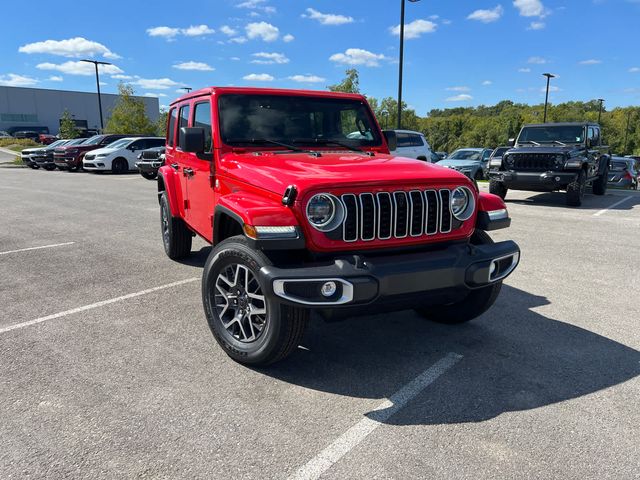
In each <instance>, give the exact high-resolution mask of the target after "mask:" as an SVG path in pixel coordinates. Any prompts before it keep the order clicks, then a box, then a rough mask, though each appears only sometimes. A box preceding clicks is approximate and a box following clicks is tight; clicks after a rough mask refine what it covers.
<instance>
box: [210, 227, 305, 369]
mask: <svg viewBox="0 0 640 480" xmlns="http://www.w3.org/2000/svg"><path fill="white" fill-rule="evenodd" d="M269 265H272V263H271V261H270V260H269V258H268V257H267V256H266V255H265V254H264V253H263V252H261V251H259V250H254V249H252V248H251V247H250V246H249V243H248V242H247V239H246V238H245V237H244V236H242V235H238V236H235V237H231V238H228V239H226V240H224V241H223V242H221V243H219V244H218V245H216V246H215V248H214V249H213V250H212V251H211V253H210V254H209V258H208V259H207V262H206V263H205V266H204V271H203V274H202V303H203V305H204V310H205V314H206V316H207V322H208V323H209V328H210V329H211V333H213V336H214V337H215V339H216V341H217V342H218V344H219V345H220V346H221V347H222V349H223V350H224V351H225V353H226V354H227V355H229V357H231V358H232V359H233V360H235V361H236V362H239V363H242V364H246V365H253V366H264V365H269V364H271V363H274V362H277V361H279V360H282V359H283V358H285V357H287V356H288V355H289V354H290V353H291V352H292V351H293V350H295V349H296V348H297V347H298V345H299V344H300V342H301V341H302V338H303V336H304V333H305V331H306V329H307V325H308V323H309V310H307V309H301V308H296V307H290V306H288V305H283V304H282V303H280V302H279V301H278V300H277V299H276V298H275V297H269V296H267V295H264V296H263V298H264V299H263V300H256V299H252V297H248V296H246V295H245V294H244V293H245V291H244V288H242V290H243V291H242V293H241V294H240V295H239V296H238V297H236V298H239V299H238V300H234V301H235V302H236V303H238V302H243V305H246V302H247V301H249V302H258V307H257V308H260V309H262V308H264V314H253V315H255V317H257V319H256V321H255V322H251V316H246V314H242V313H241V315H243V316H241V317H238V311H239V310H238V308H240V307H238V306H237V305H235V306H234V305H231V304H230V300H229V298H227V297H225V296H224V295H222V293H221V292H220V289H218V288H217V287H218V286H220V285H221V286H222V289H223V290H224V289H225V288H228V289H229V290H228V291H229V292H232V291H233V290H234V289H235V288H236V287H235V286H231V285H229V283H228V282H226V281H222V282H220V279H221V277H223V276H224V278H229V276H232V277H233V278H234V283H236V285H237V281H236V280H237V279H240V283H242V280H243V279H244V278H249V273H250V274H251V277H250V278H251V281H250V282H249V283H248V285H249V290H250V291H251V290H253V292H254V293H253V295H254V297H260V296H261V295H259V294H258V293H257V292H260V293H263V292H265V291H266V290H265V288H264V285H261V284H260V280H259V275H258V272H259V271H260V269H261V268H262V267H264V266H269ZM234 271H235V272H236V273H235V275H233V272H234ZM238 271H240V272H244V273H240V274H239V273H238ZM244 275H246V276H247V277H244ZM218 282H220V283H218ZM238 291H240V290H238ZM217 300H223V301H224V302H226V303H225V305H223V304H220V303H217ZM259 305H263V307H260V306H259ZM221 309H222V311H221V312H220V310H221ZM252 309H253V306H251V307H250V308H249V309H248V310H241V311H252ZM230 310H233V311H232V312H231V311H230ZM227 314H232V315H233V316H232V317H231V318H230V319H229V321H228V323H227V325H226V327H225V324H224V323H223V321H224V320H223V319H224V318H225V315H227ZM255 317H254V318H255ZM238 318H239V319H238ZM249 323H251V325H250V324H249ZM241 325H243V327H242V328H241V327H240V326H241ZM256 330H257V333H256ZM247 332H251V335H252V337H251V338H247V334H246V333H247ZM253 337H255V338H253ZM242 338H244V341H242Z"/></svg>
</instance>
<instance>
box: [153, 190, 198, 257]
mask: <svg viewBox="0 0 640 480" xmlns="http://www.w3.org/2000/svg"><path fill="white" fill-rule="evenodd" d="M160 228H161V232H162V244H163V245H164V251H165V253H166V254H167V256H168V257H169V258H170V259H172V260H177V259H179V258H184V257H186V256H187V255H189V254H190V253H191V241H192V240H193V237H192V236H191V230H189V229H188V228H187V226H186V225H185V223H184V220H182V219H181V218H177V217H173V216H171V208H170V207H169V199H168V198H167V192H162V196H161V197H160Z"/></svg>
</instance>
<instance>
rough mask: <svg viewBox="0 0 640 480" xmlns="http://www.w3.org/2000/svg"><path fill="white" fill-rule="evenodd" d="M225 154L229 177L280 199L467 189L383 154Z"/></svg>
mask: <svg viewBox="0 0 640 480" xmlns="http://www.w3.org/2000/svg"><path fill="white" fill-rule="evenodd" d="M321 153H322V155H321V156H315V155H311V154H306V153H294V152H292V153H273V152H262V153H261V154H255V153H228V154H226V155H224V156H223V157H222V159H221V167H222V168H223V169H224V171H225V172H226V174H227V175H229V176H230V177H235V178H236V179H238V180H240V181H243V182H246V183H248V184H251V185H261V186H262V187H263V188H265V189H266V190H269V191H272V192H274V193H276V194H279V195H282V194H283V193H284V191H285V190H286V188H287V187H288V186H289V185H295V186H296V187H297V188H298V190H299V191H301V192H304V191H306V190H309V189H314V190H318V189H328V188H333V187H336V186H347V185H348V186H356V185H359V186H366V185H376V186H378V185H393V184H396V185H415V184H416V183H423V184H424V185H436V184H440V185H442V184H451V185H462V184H469V183H470V182H469V179H468V178H467V177H465V176H464V175H462V174H461V173H459V172H456V171H455V170H451V169H449V168H444V167H440V166H438V165H437V164H432V163H427V162H424V161H422V160H413V159H409V158H404V157H395V156H393V155H387V154H376V155H375V156H369V155H366V154H360V153H351V152H321Z"/></svg>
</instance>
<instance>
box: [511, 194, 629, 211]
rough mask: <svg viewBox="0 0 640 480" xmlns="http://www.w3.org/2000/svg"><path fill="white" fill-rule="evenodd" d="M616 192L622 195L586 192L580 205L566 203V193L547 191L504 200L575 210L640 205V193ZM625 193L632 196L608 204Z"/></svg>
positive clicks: (626, 207)
mask: <svg viewBox="0 0 640 480" xmlns="http://www.w3.org/2000/svg"><path fill="white" fill-rule="evenodd" d="M615 191H616V192H621V193H622V195H620V194H618V195H612V194H611V193H607V194H605V195H604V196H596V195H590V194H587V195H585V197H584V200H583V202H582V206H580V207H569V206H567V204H566V194H565V193H564V192H549V193H538V194H535V195H532V196H531V197H527V198H518V199H515V198H509V196H508V195H507V198H506V199H505V202H506V203H507V204H509V203H514V204H519V205H535V206H539V207H553V208H563V209H567V208H568V209H574V208H575V209H576V210H587V211H588V210H596V211H597V210H602V209H604V208H610V209H611V210H633V208H634V207H637V206H639V205H640V195H636V194H635V192H631V191H629V190H615ZM625 193H628V194H629V195H631V196H633V198H630V199H628V200H626V201H624V202H623V203H621V204H620V205H616V206H615V207H613V208H611V207H610V206H611V205H613V204H615V203H616V202H619V201H620V200H622V199H623V198H624V197H625V195H624V194H625Z"/></svg>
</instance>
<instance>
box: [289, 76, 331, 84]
mask: <svg viewBox="0 0 640 480" xmlns="http://www.w3.org/2000/svg"><path fill="white" fill-rule="evenodd" d="M287 78H289V80H292V81H294V82H298V83H322V82H326V81H327V79H326V78H324V77H319V76H318V75H292V76H290V77H287Z"/></svg>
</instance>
